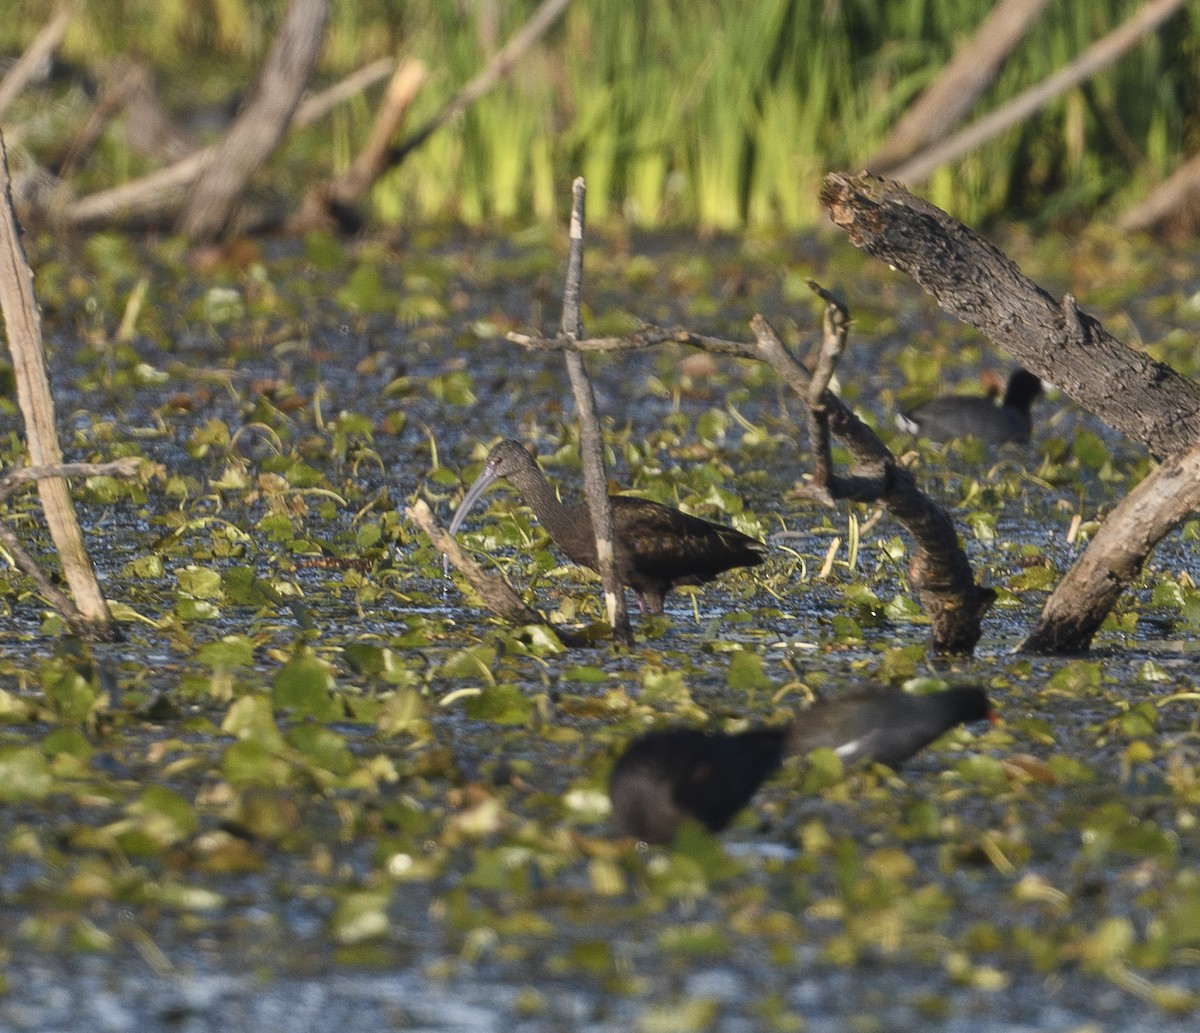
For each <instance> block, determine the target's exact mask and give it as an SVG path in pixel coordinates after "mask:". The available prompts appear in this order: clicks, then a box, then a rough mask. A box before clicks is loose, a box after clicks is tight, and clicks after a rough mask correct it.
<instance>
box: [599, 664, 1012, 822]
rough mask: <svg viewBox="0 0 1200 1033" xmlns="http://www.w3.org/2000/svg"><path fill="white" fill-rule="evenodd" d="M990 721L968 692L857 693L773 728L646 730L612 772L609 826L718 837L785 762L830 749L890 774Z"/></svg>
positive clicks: (875, 688) (866, 689)
mask: <svg viewBox="0 0 1200 1033" xmlns="http://www.w3.org/2000/svg"><path fill="white" fill-rule="evenodd" d="M991 716H992V710H991V707H990V705H989V704H988V699H987V696H986V695H985V694H984V692H983V690H982V689H979V688H976V687H974V686H965V687H960V688H954V689H947V690H946V691H945V692H934V693H929V694H928V695H921V696H916V695H912V694H910V693H906V692H901V691H899V690H897V689H891V688H888V687H886V686H882V685H862V686H859V687H857V688H854V689H851V690H849V691H847V692H846V693H844V694H843V695H841V696H839V697H837V698H835V699H830V700H826V701H824V702H821V703H815V704H813V706H811V707H809V708H808V709H807V710H805V711H804V712H803V713H801V714H800V715H799V716H798V717H797V718H796V719H795V720H794V721H793V722H792V723H791V724H789V725H785V726H783V727H780V728H759V729H752V730H750V731H746V732H740V733H738V734H736V735H726V734H724V733H721V732H704V731H701V730H699V729H694V728H668V729H664V730H662V731H657V732H650V733H649V734H648V735H644V736H642V737H641V738H639V739H637V740H635V741H634V742H633V744H632V745H630V747H629V748H628V749H627V750H626V751H625V752H624V753H623V754H622V755H621V756H620V757H619V758H618V759H617V762H616V764H614V765H613V770H612V775H611V776H610V778H609V784H608V795H609V799H610V800H611V801H612V809H613V818H614V820H615V821H616V824H617V826H618V828H620V829H621V831H622V832H623V833H625V834H626V835H630V836H634V837H636V838H637V839H641V840H645V841H646V842H647V843H669V842H671V840H672V839H674V837H675V833H676V831H678V829H679V826H680V825H681V824H682V823H683V822H684V821H686V820H687V819H689V818H690V819H694V820H696V821H699V822H700V823H702V824H703V825H705V826H706V827H707V828H708V829H709V830H710V831H712V832H720V831H721V830H722V829H724V828H725V827H726V826H728V824H729V823H730V822H731V821H732V820H733V818H734V816H735V815H736V814H737V812H738V811H740V810H741V809H742V808H743V807H745V806H746V804H748V803H749V802H750V799H751V797H753V795H754V793H755V792H756V791H757V789H758V787H759V786H760V785H761V784H762V783H763V782H764V781H765V780H766V779H767V778H769V777H770V776H771V775H772V774H773V773H774V772H775V771H776V770H777V769H778V768H779V766H780V765H781V764H782V763H783V761H784V759H785V758H787V757H791V756H796V755H804V754H807V753H809V752H811V751H812V750H815V749H820V748H828V749H832V750H833V751H834V752H835V753H836V754H838V756H840V757H841V758H842V761H843V762H844V763H845V764H847V765H850V764H856V763H871V762H875V763H880V764H887V765H888V766H890V767H893V768H894V767H898V766H899V765H900V764H902V763H903V762H904V761H906V760H908V759H909V758H910V757H912V756H913V755H914V754H916V753H917V752H919V751H920V750H921V749H923V748H924V747H925V746H928V745H929V744H930V743H931V742H933V741H934V740H935V739H937V738H938V737H939V736H941V735H942V734H943V733H944V732H946V731H948V730H949V729H950V728H953V727H954V726H955V725H960V724H963V723H965V722H969V721H982V720H983V719H985V718H989V717H991Z"/></svg>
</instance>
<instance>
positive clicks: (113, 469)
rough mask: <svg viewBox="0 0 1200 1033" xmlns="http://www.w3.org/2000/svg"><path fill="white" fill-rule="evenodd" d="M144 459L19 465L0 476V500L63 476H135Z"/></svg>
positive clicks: (124, 458)
mask: <svg viewBox="0 0 1200 1033" xmlns="http://www.w3.org/2000/svg"><path fill="white" fill-rule="evenodd" d="M143 462H144V460H143V459H142V458H141V457H140V456H124V457H122V458H121V459H114V460H112V461H111V462H108V463H55V464H54V465H53V466H17V467H14V468H13V469H11V470H7V471H5V473H4V476H2V477H0V501H3V500H4V499H6V498H8V497H9V496H10V495H12V494H14V493H15V492H17V491H19V490H20V489H21V488H23V487H24V486H25V485H27V484H33V483H35V482H37V481H44V480H48V479H50V478H61V477H134V476H136V475H137V472H138V470H140V469H141V467H142V463H143Z"/></svg>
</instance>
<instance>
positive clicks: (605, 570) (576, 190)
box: [562, 176, 633, 645]
mask: <svg viewBox="0 0 1200 1033" xmlns="http://www.w3.org/2000/svg"><path fill="white" fill-rule="evenodd" d="M586 194H587V189H586V187H585V185H584V182H583V177H582V176H580V177H578V178H577V179H576V180H575V182H574V183H572V184H571V229H570V240H569V243H568V250H567V276H566V283H565V285H564V286H563V312H562V334H563V337H565V338H566V339H567V340H568V341H578V340H579V339H580V338H581V337H582V336H583V316H582V315H581V313H580V305H581V295H582V293H583V229H584V222H585V220H584V198H585V197H586ZM563 359H564V361H565V362H566V366H567V375H568V376H569V377H570V378H571V390H572V391H573V392H574V394H575V407H576V408H577V409H578V410H579V451H580V455H581V458H582V459H583V489H584V494H585V495H586V497H587V506H588V514H589V515H590V516H591V519H592V533H593V535H594V536H595V538H596V566H597V567H598V568H599V571H600V582H601V584H602V585H603V587H604V609H605V612H606V613H607V614H608V623H609V624H611V625H612V629H613V637H614V638H615V639H616V640H617V641H618V642H619V643H621V644H622V645H630V644H632V642H633V630H632V629H631V628H630V626H629V611H628V610H627V609H626V607H625V586H624V585H622V584H621V580H620V578H619V576H618V574H617V557H616V550H615V548H614V541H615V539H616V533H615V529H614V527H613V514H612V503H611V502H610V501H609V498H608V475H607V474H606V473H605V471H604V442H603V441H602V440H601V436H600V417H599V415H598V413H597V411H596V393H595V391H593V390H592V381H591V378H589V377H588V372H587V365H586V364H585V362H584V358H583V355H582V353H580V352H578V351H575V350H573V349H572V350H568V351H565V352H563Z"/></svg>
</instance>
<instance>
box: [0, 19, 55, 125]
mask: <svg viewBox="0 0 1200 1033" xmlns="http://www.w3.org/2000/svg"><path fill="white" fill-rule="evenodd" d="M70 21H71V9H70V8H69V7H68V6H67V5H65V4H64V5H63V6H61V7H59V8H58V10H57V11H55V12H54V15H53V17H51V19H50V20H49V21H48V22H46V24H45V25H43V26H42V30H41V31H40V32H39V33H38V34H37V35H36V36H34V38H33V42H32V43H30V44H29V46H28V47H27V48H26V49H25V53H24V54H22V55H21V57H20V60H18V61H17V63H16V64H15V65H13V66H12V68H10V69H9V71H8V74H7V75H6V76H5V77H4V78H3V79H0V115H3V114H4V112H5V110H6V109H7V108H8V106H9V104H11V103H12V102H13V98H14V97H16V96H17V94H18V93H20V92H21V91H22V90H23V89H24V88H25V84H26V83H27V82H29V80H30V79H32V78H33V76H34V73H36V72H37V70H38V66H39V65H41V63H42V62H43V61H45V60H46V58H48V57H49V56H50V55H51V54H52V53H54V50H55V48H56V47H57V46H58V44H59V43H60V42H62V38H63V33H65V32H66V31H67V24H68V23H69V22H70Z"/></svg>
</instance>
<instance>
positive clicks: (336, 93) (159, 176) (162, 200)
mask: <svg viewBox="0 0 1200 1033" xmlns="http://www.w3.org/2000/svg"><path fill="white" fill-rule="evenodd" d="M391 70H392V62H391V61H390V60H388V59H383V60H380V61H374V62H372V63H371V64H369V65H366V66H364V67H363V68H360V69H359V70H358V71H356V72H353V73H351V74H350V75H348V76H347V77H346V78H345V79H343V80H342V81H341V82H337V83H334V84H333V85H332V86H330V87H328V88H327V89H325V90H322V91H321V92H319V93H316V94H314V95H313V96H312V97H310V98H308V99H307V100H305V101H304V102H303V103H302V104H301V105H300V107H299V108H297V109H296V114H295V116H294V117H293V118H292V125H293V126H294V127H296V128H302V127H304V126H307V125H311V124H312V123H313V122H316V121H317V120H319V119H321V118H324V117H325V115H327V114H328V113H329V112H330V111H331V110H332V109H333V108H334V107H335V106H336V105H337V104H340V103H341V102H343V101H344V100H346V99H347V98H348V97H352V96H354V95H355V94H356V93H357V92H359V91H361V90H364V89H366V88H367V87H369V86H372V85H374V84H375V83H376V82H378V81H379V80H380V79H382V78H385V77H386V75H387V74H388V73H389V72H390V71H391ZM217 146H218V145H216V144H214V145H213V146H211V147H205V148H202V149H201V150H199V151H196V152H195V153H194V154H189V155H188V156H187V157H186V158H182V159H180V160H179V161H177V162H176V163H175V164H174V165H170V166H168V167H167V168H165V169H158V170H157V171H155V172H151V173H149V174H148V175H146V176H143V177H142V178H141V179H135V180H132V181H131V182H129V183H122V184H121V185H120V186H118V187H112V188H110V189H108V190H101V191H99V192H97V193H95V194H90V195H88V196H87V197H81V198H80V199H79V200H77V201H74V202H72V203H71V204H69V205H67V206H66V207H65V208H64V209H63V211H61V212H58V213H55V216H56V218H58V219H59V220H60V221H62V222H63V223H66V224H68V225H71V226H75V227H77V228H87V227H89V226H99V225H109V226H111V225H119V224H141V223H150V224H153V223H155V222H156V221H161V220H163V219H167V218H169V216H170V215H171V214H172V213H174V212H177V211H178V209H179V206H180V205H181V204H182V203H183V199H184V197H185V191H186V189H187V187H188V186H189V184H191V183H192V181H193V180H194V179H195V178H196V177H197V176H198V175H200V173H201V172H202V171H203V170H204V168H206V167H207V165H208V164H209V162H211V161H212V160H213V158H214V156H215V155H216V153H217Z"/></svg>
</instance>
